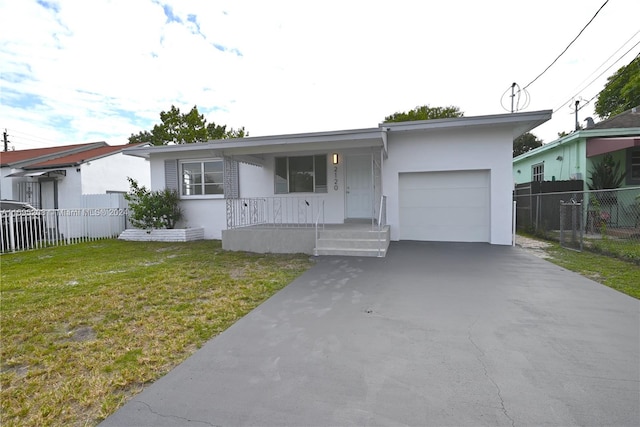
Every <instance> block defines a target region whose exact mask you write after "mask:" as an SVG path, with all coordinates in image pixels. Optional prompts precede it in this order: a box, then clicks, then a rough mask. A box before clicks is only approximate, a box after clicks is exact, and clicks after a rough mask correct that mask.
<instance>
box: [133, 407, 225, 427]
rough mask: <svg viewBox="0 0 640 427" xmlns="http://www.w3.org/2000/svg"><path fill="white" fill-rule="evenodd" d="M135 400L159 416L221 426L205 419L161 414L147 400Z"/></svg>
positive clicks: (213, 426) (214, 426)
mask: <svg viewBox="0 0 640 427" xmlns="http://www.w3.org/2000/svg"><path fill="white" fill-rule="evenodd" d="M135 402H138V403H142V404H143V405H144V406H146V407H147V409H148V410H149V412H151V413H152V414H155V415H157V416H159V417H162V418H174V419H176V420H182V421H186V422H188V423H200V424H204V425H208V426H211V427H221V426H219V425H217V424H211V423H210V422H207V421H202V420H191V419H189V418H185V417H179V416H177V415H167V414H161V413H160V412H157V411H154V410H153V408H152V407H151V405H149V404H148V403H147V402H144V401H142V400H136V401H135Z"/></svg>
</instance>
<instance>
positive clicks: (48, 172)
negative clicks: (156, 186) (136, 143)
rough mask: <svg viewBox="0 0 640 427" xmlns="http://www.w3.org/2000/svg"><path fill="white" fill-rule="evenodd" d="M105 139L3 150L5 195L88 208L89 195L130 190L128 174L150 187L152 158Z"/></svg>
mask: <svg viewBox="0 0 640 427" xmlns="http://www.w3.org/2000/svg"><path fill="white" fill-rule="evenodd" d="M130 147H131V146H125V145H119V146H111V145H108V144H107V143H105V142H94V143H88V144H77V145H65V146H59V147H48V148H37V149H31V150H16V151H7V152H2V153H0V198H1V199H3V200H19V201H22V202H27V203H29V204H31V205H33V206H34V207H37V208H41V209H73V208H81V207H83V196H85V195H93V194H107V193H125V192H127V191H128V190H129V183H128V181H127V177H132V178H134V179H136V180H137V181H138V182H139V183H140V184H141V185H146V186H149V185H150V184H151V176H150V171H149V162H148V161H147V160H145V159H141V158H136V157H131V156H126V155H124V154H123V150H124V149H125V148H130Z"/></svg>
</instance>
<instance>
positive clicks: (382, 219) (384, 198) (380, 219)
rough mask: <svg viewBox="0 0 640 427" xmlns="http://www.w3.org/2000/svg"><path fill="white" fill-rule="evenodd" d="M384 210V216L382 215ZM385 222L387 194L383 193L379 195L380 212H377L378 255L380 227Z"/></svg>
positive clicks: (380, 241) (380, 244)
mask: <svg viewBox="0 0 640 427" xmlns="http://www.w3.org/2000/svg"><path fill="white" fill-rule="evenodd" d="M383 212H384V216H383ZM386 222H387V196H385V195H384V194H383V195H382V196H381V197H380V212H378V257H381V256H382V254H381V252H382V229H383V228H384V227H385V226H386Z"/></svg>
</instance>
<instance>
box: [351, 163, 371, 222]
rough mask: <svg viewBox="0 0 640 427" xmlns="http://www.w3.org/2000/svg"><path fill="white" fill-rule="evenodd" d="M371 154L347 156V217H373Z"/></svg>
mask: <svg viewBox="0 0 640 427" xmlns="http://www.w3.org/2000/svg"><path fill="white" fill-rule="evenodd" d="M371 164H372V163H371V155H369V154H364V155H350V156H346V168H347V188H346V192H347V194H346V204H347V218H371V217H372V215H373V183H372V180H371Z"/></svg>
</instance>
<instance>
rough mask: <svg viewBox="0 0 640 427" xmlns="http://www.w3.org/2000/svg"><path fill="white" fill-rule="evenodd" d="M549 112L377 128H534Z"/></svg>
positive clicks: (438, 120) (454, 119)
mask: <svg viewBox="0 0 640 427" xmlns="http://www.w3.org/2000/svg"><path fill="white" fill-rule="evenodd" d="M551 114H552V111H551V110H540V111H532V112H526V113H507V114H494V115H486V116H469V117H455V118H450V119H435V120H420V121H413V122H384V123H380V125H379V127H381V128H385V129H386V130H387V131H415V130H435V129H449V128H460V127H473V126H495V125H508V124H512V125H518V124H522V123H526V122H532V124H534V126H532V127H531V129H533V128H534V127H536V126H539V125H540V124H542V123H544V122H546V121H547V120H549V119H550V118H551Z"/></svg>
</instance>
